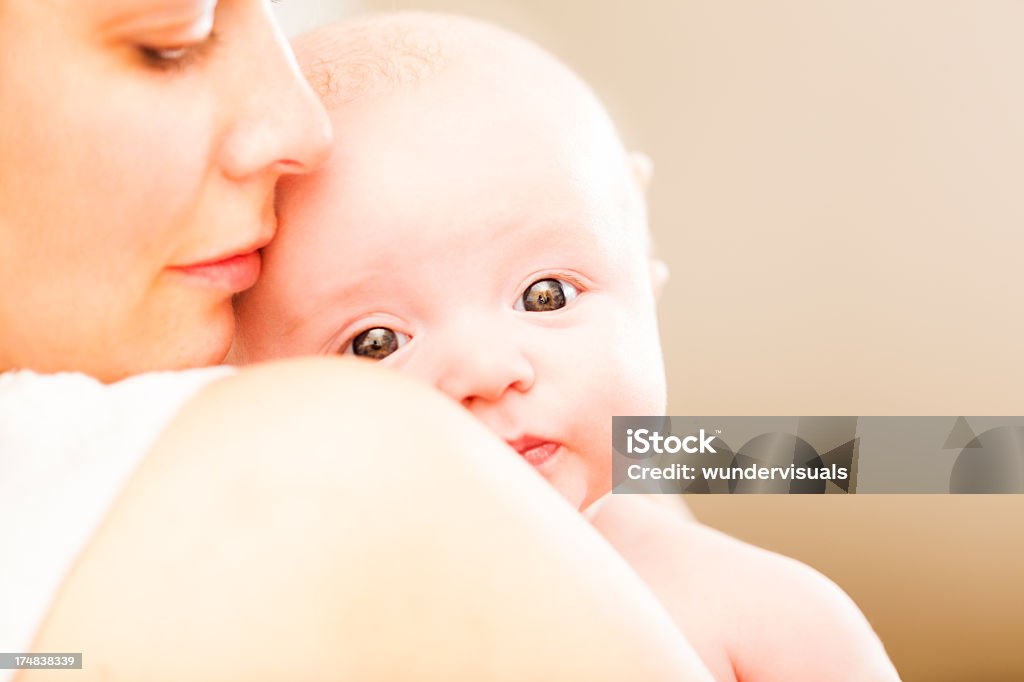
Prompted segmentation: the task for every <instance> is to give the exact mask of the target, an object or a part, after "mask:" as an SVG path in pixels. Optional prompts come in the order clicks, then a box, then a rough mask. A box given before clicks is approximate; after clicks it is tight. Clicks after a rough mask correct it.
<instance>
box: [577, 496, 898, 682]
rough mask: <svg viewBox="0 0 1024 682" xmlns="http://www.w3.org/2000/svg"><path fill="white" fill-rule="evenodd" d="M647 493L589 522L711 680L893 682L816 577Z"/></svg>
mask: <svg viewBox="0 0 1024 682" xmlns="http://www.w3.org/2000/svg"><path fill="white" fill-rule="evenodd" d="M660 501H661V500H659V499H657V498H649V497H647V496H643V495H610V496H608V497H607V498H606V499H605V500H603V501H602V502H601V504H600V506H599V509H598V511H597V512H596V514H595V515H594V518H593V519H592V523H593V524H594V526H595V527H596V528H597V529H598V531H599V532H600V533H601V534H602V535H603V536H604V538H605V539H606V540H608V542H609V543H611V545H612V547H614V548H615V549H616V550H617V551H618V552H619V554H620V555H621V556H622V557H623V558H625V559H626V561H627V562H628V563H629V564H630V566H632V567H633V569H634V570H635V571H636V572H637V573H638V574H639V575H640V577H641V578H642V579H643V580H644V582H645V583H647V586H648V587H650V588H651V589H652V590H653V591H654V593H655V596H657V597H658V599H659V601H660V602H661V604H662V606H664V607H665V608H666V609H668V611H669V613H670V614H671V616H672V618H673V619H674V620H675V622H676V625H677V626H678V627H679V629H680V630H682V632H683V634H685V635H686V637H687V639H688V640H689V641H690V643H691V644H692V645H693V647H694V649H696V650H697V653H698V654H699V655H700V657H701V659H702V660H703V661H704V664H705V665H706V666H707V667H708V669H709V670H711V672H712V674H714V676H715V679H716V680H720V681H723V680H741V681H746V680H763V681H766V682H775V681H778V682H798V681H801V680H807V681H808V682H819V681H821V680H849V681H850V682H859V681H862V680H897V679H899V676H898V675H897V673H896V670H895V668H893V666H892V663H891V662H890V661H889V659H888V657H887V656H886V654H885V650H884V649H883V647H882V644H881V642H880V641H879V640H878V638H877V636H876V635H875V633H874V632H873V631H872V630H871V627H870V625H868V623H867V621H866V620H865V619H864V616H863V615H862V614H861V613H860V611H859V610H858V609H857V607H856V606H855V605H854V603H853V602H852V601H851V600H850V598H849V597H848V596H846V594H844V593H843V591H842V590H840V589H839V588H838V587H837V586H836V585H835V584H834V583H832V582H831V581H830V580H828V579H827V578H825V577H824V576H823V575H821V574H820V573H818V572H817V571H815V570H813V569H811V568H809V567H808V566H806V565H804V564H801V563H800V562H798V561H794V560H792V559H789V558H787V557H783V556H781V555H779V554H775V553H772V552H767V551H765V550H762V549H759V548H757V547H753V546H752V545H748V544H746V543H743V542H740V541H738V540H736V539H734V538H731V537H729V536H727V535H725V534H723V533H719V532H718V531H715V530H712V529H710V528H708V527H707V526H704V525H703V524H701V523H698V522H695V521H694V520H693V519H692V517H691V515H690V514H689V512H688V511H687V510H686V509H685V508H681V509H678V510H676V511H674V512H673V511H671V510H667V509H666V505H664V504H658V502H660Z"/></svg>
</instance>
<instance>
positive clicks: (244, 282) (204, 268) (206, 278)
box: [171, 251, 262, 293]
mask: <svg viewBox="0 0 1024 682" xmlns="http://www.w3.org/2000/svg"><path fill="white" fill-rule="evenodd" d="M261 261H262V259H261V257H260V253H259V251H250V252H248V253H241V254H238V255H235V256H228V257H227V258H222V259H221V260H215V261H207V262H205V263H195V264H194V265H181V266H176V267H173V268H171V270H172V271H174V272H179V273H181V274H183V275H185V276H187V277H189V278H190V279H191V280H192V281H194V282H196V283H198V284H202V285H205V286H211V287H214V288H216V289H223V290H226V291H231V292H233V293H238V292H241V291H245V290H246V289H248V288H250V287H252V286H253V285H254V284H256V280H257V279H259V276H260V267H261Z"/></svg>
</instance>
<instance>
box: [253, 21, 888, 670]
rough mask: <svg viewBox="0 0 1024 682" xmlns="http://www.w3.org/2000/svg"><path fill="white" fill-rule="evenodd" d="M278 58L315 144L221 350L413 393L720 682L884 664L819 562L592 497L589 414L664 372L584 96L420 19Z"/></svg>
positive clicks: (612, 149) (636, 205)
mask: <svg viewBox="0 0 1024 682" xmlns="http://www.w3.org/2000/svg"><path fill="white" fill-rule="evenodd" d="M296 51H297V55H298V57H299V60H300V63H301V64H302V65H303V67H304V70H305V71H306V73H307V75H308V76H309V77H310V80H311V81H312V82H313V84H314V85H315V86H317V88H318V89H319V91H320V94H321V96H322V97H323V99H324V102H325V104H326V105H327V108H328V110H329V113H330V115H331V117H332V121H333V123H334V127H335V130H336V131H337V135H336V142H335V150H334V154H333V155H332V157H331V158H330V159H329V160H328V162H327V163H326V165H325V166H324V167H323V169H322V170H320V171H319V172H317V173H315V174H313V175H310V176H308V177H305V178H302V179H298V180H295V181H288V182H284V183H282V184H281V186H280V191H279V196H278V204H277V206H278V212H279V217H280V221H281V228H280V234H279V236H278V238H277V239H276V240H275V241H274V243H273V244H272V245H271V246H270V247H269V248H268V249H267V250H266V252H265V253H264V274H263V276H262V277H261V280H260V282H259V283H258V284H257V286H256V287H254V288H253V289H252V290H250V291H249V292H247V293H246V294H245V295H243V296H241V297H239V299H238V301H237V315H236V316H237V320H238V337H237V339H236V345H235V348H234V351H233V359H234V360H235V361H236V362H253V361H259V360H264V359H270V358H279V357H286V356H291V355H304V354H348V355H363V356H365V357H368V358H373V359H375V360H378V361H380V362H383V363H384V364H386V365H389V366H391V367H393V368H395V369H397V370H399V371H401V372H403V373H406V374H409V375H411V376H414V377H417V378H419V379H420V380H422V381H424V382H426V383H429V384H431V385H433V386H434V387H435V388H437V389H438V390H440V391H441V392H443V393H445V394H446V395H448V396H449V397H450V398H452V399H453V400H455V401H456V402H458V403H460V404H461V405H463V406H464V407H465V408H466V409H467V410H468V411H469V412H470V413H471V414H473V415H474V416H475V417H476V418H477V419H479V420H480V421H481V422H482V423H483V424H485V425H486V426H487V427H488V428H490V429H491V430H492V431H493V432H495V433H496V434H497V435H498V436H499V437H500V438H502V439H503V440H505V441H506V442H507V443H508V444H509V446H510V448H511V449H510V450H509V451H508V454H509V456H514V452H513V451H517V452H518V453H519V454H520V455H521V456H523V458H524V459H526V460H527V461H528V462H530V463H531V464H533V465H534V469H535V470H536V471H537V473H538V474H540V475H541V476H543V477H544V478H546V479H547V480H548V482H550V483H551V484H552V486H554V488H555V489H556V490H558V492H559V493H561V495H562V496H563V497H564V498H565V499H566V500H567V501H568V502H569V503H570V504H572V505H573V506H574V507H576V508H577V509H581V510H586V511H587V513H588V514H591V515H593V517H594V525H595V527H596V528H597V529H598V530H599V531H600V532H601V533H602V534H604V536H605V537H606V539H607V540H608V541H609V542H610V543H611V544H612V545H613V546H614V547H615V548H616V549H617V550H618V551H619V552H620V553H621V555H622V556H623V557H625V558H626V560H627V561H628V562H629V563H630V564H631V565H632V567H633V569H634V570H635V571H636V572H637V573H638V574H639V575H640V576H641V577H642V578H643V579H644V580H645V581H646V582H647V583H648V585H649V586H650V587H651V589H652V590H653V591H654V592H655V594H656V595H657V596H658V597H659V599H660V600H661V602H662V604H663V606H664V607H665V608H666V609H667V610H668V611H669V612H670V614H671V615H672V616H673V618H674V619H675V622H676V623H677V625H678V627H679V628H680V629H681V630H682V631H683V632H684V634H686V635H687V637H688V638H689V639H690V640H691V641H692V642H693V644H694V646H695V648H696V649H697V651H698V653H699V654H700V655H701V656H702V658H703V660H704V662H705V664H706V665H707V666H708V667H709V668H710V669H711V670H712V671H713V672H714V674H715V675H716V677H717V678H718V679H720V680H736V679H743V680H790V681H791V680H800V679H808V680H811V679H813V680H824V679H828V680H833V679H841V678H842V675H845V674H848V673H849V674H850V675H853V676H854V677H850V678H849V679H859V680H870V679H893V678H894V677H895V676H894V674H893V673H892V672H891V667H890V668H886V666H887V665H888V661H887V660H886V658H885V654H884V651H883V650H882V648H881V646H880V644H879V642H878V640H877V638H875V637H874V634H873V633H872V632H871V629H870V628H869V627H868V625H867V623H866V622H865V621H864V619H863V616H861V615H860V613H859V612H858V611H857V609H856V607H854V606H853V604H852V603H851V602H850V601H849V599H848V598H846V597H845V595H843V594H842V592H841V591H840V590H839V589H838V588H836V587H835V586H834V585H832V584H831V583H829V582H828V581H827V580H826V579H824V578H823V577H821V576H820V575H818V574H817V573H815V572H813V571H811V570H810V569H808V568H806V567H804V566H802V565H801V564H798V563H797V562H795V561H791V560H788V559H783V558H782V557H778V556H776V555H773V554H770V553H767V552H763V551H761V550H757V549H755V548H753V547H750V546H748V545H745V544H743V543H740V542H738V541H736V540H733V539H731V538H728V537H726V536H724V535H721V534H719V533H716V532H714V531H711V530H709V529H707V528H705V527H703V526H701V525H700V524H698V523H695V522H693V521H692V520H690V519H687V518H685V515H683V514H670V513H665V512H664V510H662V509H659V508H658V507H657V506H656V505H655V504H654V503H652V502H651V501H650V500H645V499H643V498H641V497H633V498H622V497H613V498H610V499H604V500H603V501H601V502H599V503H598V505H597V506H595V505H594V503H595V502H598V501H599V500H602V498H606V496H607V495H608V492H609V491H610V489H611V461H610V460H611V452H610V448H609V443H610V442H611V416H612V415H643V414H663V413H664V410H665V383H664V381H665V379H664V369H663V365H662V357H661V349H660V346H659V343H658V331H657V321H656V315H655V305H654V304H655V296H656V293H657V289H658V288H659V283H660V282H659V280H660V273H662V271H663V266H662V265H661V264H659V263H657V262H656V261H654V260H652V259H651V256H650V254H649V252H648V247H647V220H646V211H645V202H644V198H643V192H644V190H645V185H646V180H647V176H648V171H649V169H648V167H647V165H646V164H645V163H643V157H636V156H631V155H630V154H628V153H627V152H626V150H625V148H624V147H623V145H622V142H621V141H620V139H619V137H618V135H617V133H616V131H615V128H614V126H613V125H612V123H611V121H610V120H609V118H608V116H607V114H606V112H605V111H604V110H603V108H602V107H601V106H600V104H599V103H598V102H597V100H596V99H595V98H594V97H593V95H592V93H590V91H589V89H588V88H587V87H586V86H585V85H584V84H583V83H582V82H581V81H580V80H579V79H578V78H577V77H576V76H575V75H573V74H572V73H571V72H570V71H569V70H568V69H567V68H565V67H564V66H563V65H561V64H559V63H558V62H557V61H556V60H554V58H552V57H551V56H550V55H548V54H546V53H544V52H542V51H540V50H539V49H538V48H536V47H535V46H532V45H530V44H528V43H526V42H525V41H522V40H521V39H519V38H517V37H514V36H510V35H509V34H507V33H504V32H502V31H499V30H497V29H494V28H492V27H488V26H485V25H482V24H479V23H476V22H472V21H469V20H463V19H456V18H452V17H439V16H437V15H423V14H405V15H397V16H389V17H385V18H377V19H364V20H361V21H360V22H357V23H354V24H348V25H342V26H340V27H330V28H327V29H323V30H321V31H318V32H316V33H315V34H313V35H311V36H308V37H306V38H304V39H300V40H299V41H298V43H297V44H296ZM380 408H381V409H382V410H386V409H387V405H386V404H383V405H381V406H380ZM524 503H527V504H528V503H529V501H528V500H524ZM780 601H781V603H780ZM783 607H784V608H783ZM809 645H810V648H809ZM809 652H811V653H810V654H809ZM819 653H820V655H819ZM865 661H867V662H869V663H867V664H865Z"/></svg>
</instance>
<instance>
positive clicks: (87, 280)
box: [0, 0, 330, 380]
mask: <svg viewBox="0 0 1024 682" xmlns="http://www.w3.org/2000/svg"><path fill="white" fill-rule="evenodd" d="M0 122H2V123H0V371H2V370H5V369H11V368H31V369H36V370H38V371H57V370H79V371H85V372H89V373H92V374H94V375H96V376H99V377H100V378H103V379H108V380H109V379H115V378H118V377H121V376H124V375H126V374H130V373H134V372H140V371H145V370H149V369H172V368H179V367H189V366H196V365H203V364H209V363H214V362H218V361H219V360H220V359H221V358H222V357H223V355H224V353H225V352H226V350H227V347H228V345H229V343H230V339H231V335H232V332H233V320H232V312H231V305H230V304H231V296H232V295H233V294H234V293H237V292H238V291H239V290H241V289H244V288H247V287H248V286H250V285H251V284H252V281H253V279H254V277H255V275H256V274H257V273H258V268H259V256H258V255H254V254H253V252H254V251H255V250H256V249H257V248H259V247H260V246H261V245H262V244H264V243H265V242H266V241H267V240H268V239H269V238H270V237H271V236H272V235H273V233H274V230H275V226H276V225H275V219H274V212H273V204H272V192H273V185H274V182H275V181H276V180H277V178H278V177H279V176H280V175H281V174H282V173H289V172H303V171H305V170H308V169H309V168H311V167H312V166H315V165H316V164H317V163H318V162H319V160H320V158H321V157H322V155H323V154H325V153H326V149H327V144H328V138H329V135H330V133H329V124H328V123H327V119H326V117H325V116H324V114H323V112H322V110H321V109H320V105H319V104H318V103H317V102H316V99H315V97H314V95H313V94H312V93H311V92H310V91H309V89H308V88H307V86H306V85H305V83H304V82H303V81H302V80H301V76H300V75H299V74H298V71H297V69H296V68H295V66H294V63H293V61H292V58H291V56H290V54H289V53H288V52H287V48H286V46H285V45H284V42H283V40H282V39H281V37H280V35H279V34H277V33H276V31H275V29H274V27H273V25H272V23H271V19H270V17H269V14H268V10H267V7H266V6H265V4H264V2H262V0H221V2H220V3H219V5H218V4H217V3H216V2H211V1H210V0H103V2H82V1H81V0H0Z"/></svg>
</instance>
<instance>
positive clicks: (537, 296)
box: [523, 279, 565, 312]
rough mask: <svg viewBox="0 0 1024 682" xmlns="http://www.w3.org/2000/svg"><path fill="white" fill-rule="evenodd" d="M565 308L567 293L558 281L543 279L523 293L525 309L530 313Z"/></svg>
mask: <svg viewBox="0 0 1024 682" xmlns="http://www.w3.org/2000/svg"><path fill="white" fill-rule="evenodd" d="M564 307H565V291H563V290H562V283H561V282H559V281H558V280H557V279H541V280H538V281H536V282H534V283H533V284H531V285H530V286H529V287H527V288H526V291H524V292H523V308H524V309H526V310H528V311H530V312H544V311H547V310H558V309H559V308H564Z"/></svg>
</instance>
